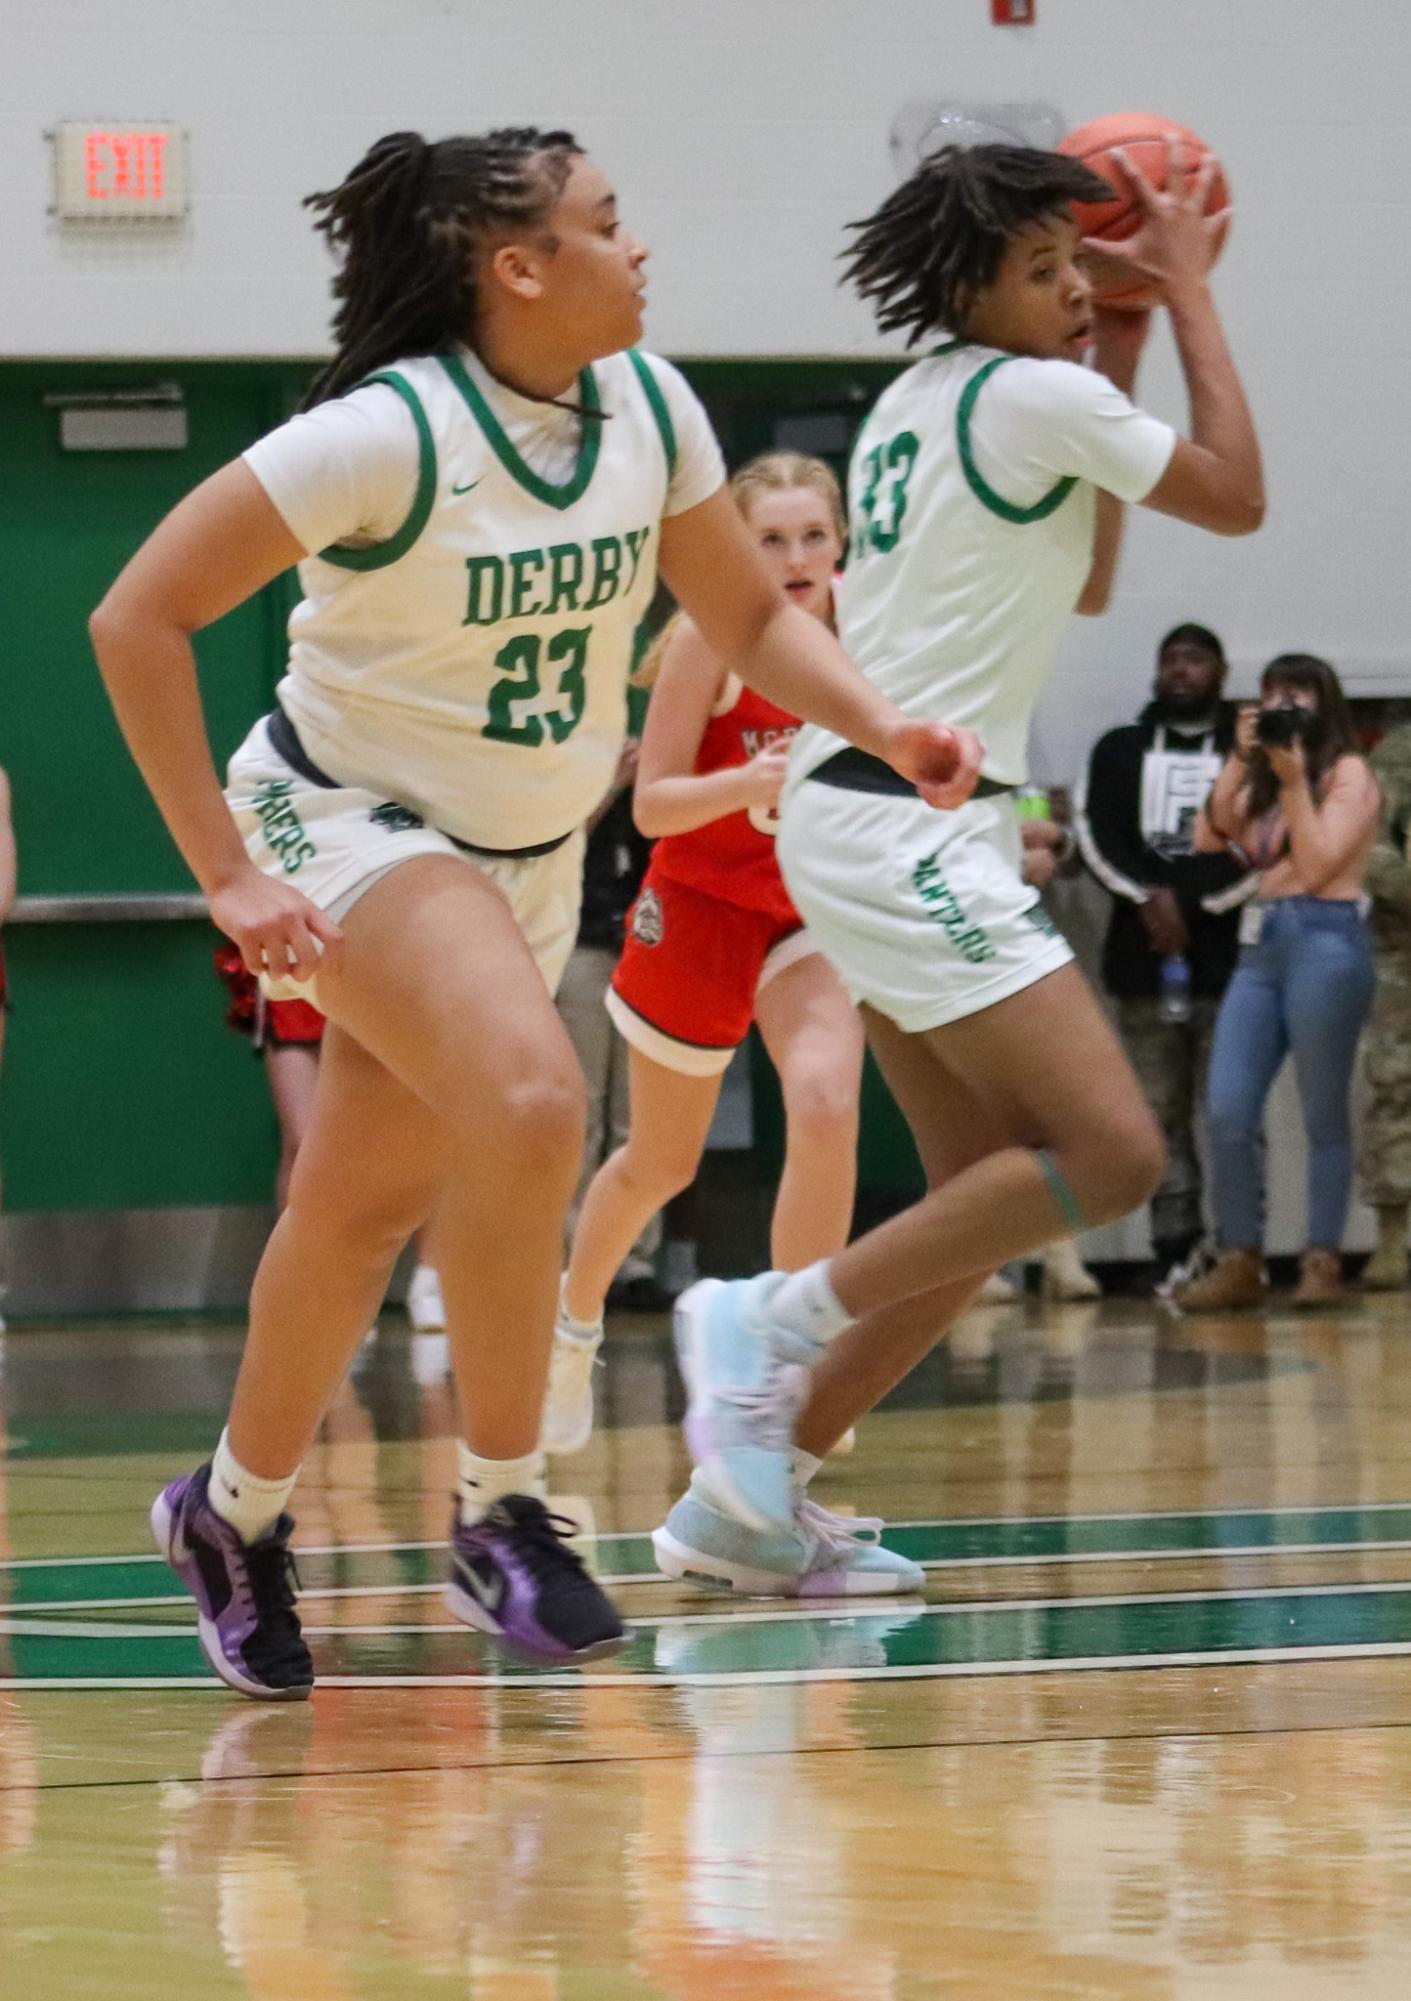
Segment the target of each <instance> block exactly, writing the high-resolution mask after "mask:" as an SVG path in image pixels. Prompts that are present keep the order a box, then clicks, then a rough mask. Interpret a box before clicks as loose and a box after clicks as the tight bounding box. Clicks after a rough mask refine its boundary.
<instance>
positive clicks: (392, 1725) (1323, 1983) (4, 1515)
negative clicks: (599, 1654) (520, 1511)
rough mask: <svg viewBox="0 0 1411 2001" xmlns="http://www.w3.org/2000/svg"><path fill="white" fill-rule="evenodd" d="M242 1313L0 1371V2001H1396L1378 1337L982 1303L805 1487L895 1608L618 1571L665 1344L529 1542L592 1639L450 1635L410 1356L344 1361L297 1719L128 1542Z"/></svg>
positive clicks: (307, 1486)
mask: <svg viewBox="0 0 1411 2001" xmlns="http://www.w3.org/2000/svg"><path fill="white" fill-rule="evenodd" d="M238 1344H239V1330H238V1329H237V1328H235V1327H211V1326H209V1325H203V1326H188V1325H171V1324H167V1325H148V1324H132V1323H129V1324H125V1325H123V1326H121V1327H101V1326H82V1327H71V1328H65V1327H54V1326H50V1327H45V1328H34V1329H30V1330H24V1329H21V1330H19V1331H12V1332H11V1333H10V1334H8V1335H6V1336H4V1337H3V1340H0V1355H2V1356H3V1374H0V1410H3V1413H4V1417H3V1429H0V1444H3V1446H4V1452H3V1458H0V1994H3V1995H4V1997H5V2001H89V1997H92V2001H100V1997H101V2001H139V1998H140V2001H147V1997H162V2001H166V1997H169V1996H175V1995H178V1994H179V1995H183V1996H185V1995H198V1996H200V1997H201V2001H220V1998H221V1997H227V1996H229V1997H249V2001H401V1997H412V1996H415V1997H417V2001H441V1997H446V2001H450V1997H457V2001H658V1997H663V1998H664V1997H670V1998H671V2001H697V1997H700V2001H705V1997H707V1996H709V1997H710V1998H711V2001H718V1997H727V1998H728V1997H739V1998H740V2001H805V1997H809V2001H834V1997H836V2001H844V1997H846V2001H910V1998H911V1997H922V1996H932V1995H936V1996H957V1997H965V2001H971V1997H976V2001H978V1998H979V1997H987V1998H988V1997H991V1996H994V1997H1004V2001H1031V1997H1032V1998H1033V2001H1037V1997H1054V2001H1058V1997H1073V1998H1074V2001H1167V1997H1183V1996H1197V1995H1198V1996H1220V1997H1224V1996H1230V1997H1238V1998H1239V2001H1262V1997H1264V1996H1270V1997H1278V2001H1305V1997H1306V2001H1353V1997H1361V1996H1377V1997H1387V2001H1391V1997H1397V2001H1403V1997H1404V1996H1405V1995H1406V1994H1407V1993H1408V1992H1411V1658H1408V1657H1411V1432H1409V1431H1408V1424H1407V1415H1408V1410H1409V1409H1411V1312H1408V1305H1407V1302H1406V1301H1405V1300H1404V1299H1400V1298H1397V1299H1392V1300H1383V1301H1370V1300H1369V1301H1361V1302H1358V1303H1356V1304H1354V1305H1352V1306H1351V1307H1349V1308H1348V1309H1347V1311H1345V1312H1344V1313H1341V1314H1339V1315H1338V1316H1337V1317H1336V1318H1326V1319H1311V1318H1303V1319H1300V1318H1297V1317H1295V1316H1294V1315H1292V1314H1291V1313H1288V1312H1286V1311H1283V1310H1280V1309H1279V1307H1278V1302H1277V1301H1275V1302H1274V1305H1273V1308H1272V1310H1271V1311H1270V1312H1269V1313H1267V1314H1266V1315H1264V1316H1262V1317H1245V1318H1240V1319H1234V1318H1231V1319H1226V1320H1206V1321H1182V1320H1178V1319H1174V1318H1172V1317H1170V1316H1169V1315H1168V1314H1166V1313H1164V1312H1163V1311H1162V1310H1160V1309H1159V1308H1156V1307H1152V1306H1148V1305H1147V1304H1145V1303H1141V1302H1135V1301H1113V1302H1109V1303H1107V1304H1105V1305H1103V1306H1102V1307H1101V1308H1066V1309H1048V1310H1044V1311H1041V1310H1040V1309H1039V1308H1037V1307H1036V1306H1027V1307H1018V1308H1010V1309H1002V1310H998V1311H993V1312H990V1313H986V1314H976V1315H972V1316H971V1317H970V1318H968V1319H967V1320H966V1321H965V1322H963V1323H962V1325H961V1327H960V1328H959V1329H958V1330H957V1335H956V1338H955V1341H954V1343H953V1345H952V1347H951V1349H950V1351H949V1353H946V1352H944V1351H942V1352H940V1353H938V1354H937V1356H935V1357H934V1358H933V1360H932V1361H931V1362H930V1363H929V1364H928V1365H927V1367H926V1368H925V1369H924V1370H922V1371H921V1372H919V1373H918V1375H917V1376H916V1377H914V1378H913V1380H912V1381H911V1382H910V1383H909V1384H908V1385H906V1386H905V1388H904V1389H903V1391H902V1392H901V1393H900V1394H899V1395H898V1396H897V1397H895V1398H894V1399H893V1400H892V1402H891V1403H890V1404H889V1405H888V1406H886V1407H884V1408H883V1410H882V1411H880V1412H879V1413H877V1414H876V1415H875V1416H874V1417H873V1418H872V1419H870V1420H869V1421H868V1423H867V1424H866V1425H865V1426H864V1427H863V1430H862V1434H861V1438H860V1441H859V1445H858V1449H857V1452H856V1454H855V1455H854V1456H853V1457H852V1458H851V1459H848V1460H843V1461H838V1462H834V1464H833V1465H832V1466H830V1467H829V1468H827V1469H825V1472H824V1474H823V1475H822V1477H821V1483H820V1487H819V1490H818V1491H819V1493H820V1497H821V1498H823V1499H825V1500H827V1501H828V1502H829V1503H830V1504H831V1505H833V1506H835V1507H838V1508H844V1509H852V1510H855V1511H857V1512H858V1513H862V1514H866V1513H870V1512H874V1511H875V1512H877V1513H880V1514H885V1515H886V1517H887V1518H888V1522H889V1525H890V1526H889V1540H892V1541H894V1543H895V1545H896V1546H897V1547H898V1548H902V1549H904V1550H906V1551H907V1552H908V1553H909V1554H911V1555H913V1556H915V1557H916V1558H917V1559H918V1560H920V1561H921V1562H923V1563H924V1564H925V1566H926V1569H927V1578H928V1586H927V1594H926V1599H925V1601H924V1602H922V1601H920V1600H906V1599H897V1600H894V1601H886V1602H877V1603H871V1604H863V1605H858V1604H856V1603H854V1604H853V1605H851V1606H848V1605H841V1604H832V1605H815V1606H812V1607H809V1608H807V1609H805V1608H800V1607H798V1606H787V1605H762V1604H734V1603H723V1602H721V1601H720V1600H718V1599H712V1598H708V1597H705V1596H703V1595H702V1596H697V1595H694V1594H691V1593H688V1592H685V1591H683V1590H680V1589H677V1588H675V1587H672V1586H669V1585H667V1584H666V1583H665V1582H663V1581H660V1580H657V1579H655V1577H654V1575H653V1572H652V1567H651V1553H650V1545H649V1544H648V1543H647V1541H646V1539H645V1532H646V1531H648V1530H650V1529H651V1528H652V1527H653V1526H654V1525H655V1523H656V1522H657V1521H659V1520H660V1518H661V1516H662V1514H663V1513H664V1511H665V1509H666V1507H667V1506H668V1505H669V1503H670V1501H671V1500H672V1499H673V1498H674V1496H675V1494H676V1492H677V1491H678V1489H679V1488H680V1486H681V1485H682V1483H683V1479H684V1475H685V1467H684V1463H683V1460H682V1456H681V1450H680V1446H679V1443H678V1439H677V1434H676V1431H675V1428H674V1420H675V1418H676V1417H677V1415H678V1414H679V1400H678V1398H679V1393H678V1391H677V1388H676V1384H675V1380H674V1376H673V1372H672V1367H671V1362H670V1342H669V1338H668V1333H667V1329H666V1326H665V1323H664V1322H661V1321H657V1320H647V1319H635V1320H624V1321H620V1322H618V1323H617V1324H616V1325H614V1326H613V1328H612V1329H611V1330H610V1338H609V1344H608V1350H607V1354H608V1363H607V1368H606V1370H605V1371H604V1372H603V1373H602V1374H601V1375H600V1377H599V1382H600V1385H601V1386H602V1389H601V1397H600V1404H601V1407H602V1410H603V1416H604V1420H605V1421H604V1424H603V1427H602V1429H601V1430H600V1432H599V1434H598V1436H597V1437H596V1438H595V1439H594V1442H593V1444H592V1446H591V1447H590V1448H589V1450H588V1451H587V1452H586V1453H584V1454H583V1455H582V1456H581V1457H580V1458H578V1459H576V1460H572V1461H566V1462H560V1472H561V1474H563V1475H566V1476H567V1481H566V1482H565V1484H566V1485H567V1484H569V1483H571V1489H572V1491H571V1493H568V1492H566V1493H565V1494H564V1497H563V1500H562V1503H561V1505H562V1506H563V1507H564V1508H565V1509H566V1510H567V1511H568V1512H571V1513H572V1514H573V1515H574V1516H575V1517H576V1518H577V1519H578V1520H579V1522H580V1524H581V1525H582V1529H583V1532H584V1533H585V1535H591V1536H592V1537H593V1539H594V1542H595V1547H596V1561H597V1563H598V1566H599V1569H600V1570H601V1572H602V1573H603V1574H604V1575H605V1576H607V1577H611V1578H613V1579H615V1580H616V1582H617V1589H618V1594H619V1596H620V1599H621V1602H622V1604H623V1607H624V1610H625V1611H626V1613H627V1614H628V1615H629V1617H630V1621H631V1643H630V1646H629V1648H628V1650H627V1652H626V1653H625V1654H624V1655H623V1656H621V1657H620V1658H619V1659H618V1660H615V1661H612V1662H609V1663H606V1664H605V1666H604V1667H603V1669H602V1671H600V1672H585V1673H569V1674H544V1673H535V1672H532V1671H527V1670H525V1669H522V1668H518V1667H515V1666H513V1665H510V1664H508V1663H506V1662H505V1661H504V1660H503V1659H502V1658H501V1657H499V1656H498V1655H497V1654H496V1652H495V1651H494V1649H493V1647H491V1646H490V1645H489V1644H488V1643H484V1642H481V1641H479V1640H477V1639H476V1638H475V1637H474V1636H473V1635H471V1634H468V1633H466V1632H465V1631H463V1630H462V1629H461V1628H459V1627H455V1626H453V1625H452V1624H451V1623H450V1622H449V1619H448V1616H447V1615H446V1614H445V1613H444V1612H443V1610H442V1608H441V1605H440V1601H439V1596H438V1592H439V1584H440V1578H441V1573H442V1563H443V1555H442V1539H443V1535H444V1530H445V1515H446V1509H447V1503H446V1492H447V1489H448V1486H449V1477H450V1467H451V1437H452V1429H453V1425H452V1406H451V1398H450V1392H449V1387H448V1384H447V1382H446V1379H445V1377H444V1374H443V1372H442V1367H441V1364H442V1359H443V1358H442V1354H441V1353H440V1351H439V1349H438V1346H437V1343H436V1341H435V1339H434V1338H432V1339H428V1338H427V1337H419V1338H417V1339H413V1338H412V1337H411V1336H409V1334H408V1333H407V1331H406V1329H405V1327H404V1326H403V1325H402V1323H401V1322H400V1320H399V1319H397V1318H395V1317H394V1316H389V1321H388V1324H387V1326H386V1327H385V1329H384V1331H383V1333H382V1334H381V1336H380V1337H379V1339H378V1340H377V1341H376V1342H375V1343H373V1344H372V1345H370V1346H369V1347H368V1348H367V1349H365V1350H364V1352H363V1355H362V1356H361V1357H360V1361H359V1366H358V1368H357V1370H356V1372H355V1374H354V1376H353V1378H352V1379H351V1380H350V1382H349V1384H348V1385H347V1386H346V1388H345V1390H344V1392H343V1394H342V1396H341V1398H340V1400H339V1402H338V1405H337V1407H336V1409H335V1411H334V1413H333V1416H332V1418H331V1419H330V1422H329V1424H328V1427H327V1430H326V1434H325V1437H324V1438H323V1440H322V1441H321V1443H320V1446H319V1448H318V1450H317V1452H316V1453H315V1455H314V1456H313V1458H312V1459H311V1461H310V1463H309V1464H308V1466H307V1468H306V1471H305V1476H304V1479H303V1481H302V1483H301V1487H300V1490H299V1493H298V1495H297V1497H296V1508H297V1513H298V1516H299V1533H298V1538H297V1543H298V1547H299V1549H300V1552H301V1556H300V1562H301V1570H302V1574H303V1582H304V1588H305V1597H304V1605H303V1611H304V1617H305V1621H306V1625H307V1628H308V1630H309V1633H310V1638H311V1642H312V1645H313V1648H314V1652H315V1656H316V1659H317V1661H318V1664H319V1668H320V1672H321V1677H322V1679H321V1682H320V1686H319V1689H318V1691H317V1693H316V1695H315V1697H314V1700H313V1702H312V1703H311V1704H309V1705H306V1706H305V1705H301V1706H298V1707H296V1708H293V1709H281V1708H267V1707H261V1706H258V1705H255V1704H250V1703H246V1702H244V1701H242V1700H241V1699H240V1698H239V1697H238V1696H234V1695H232V1694H229V1693H228V1692H226V1691H224V1690H222V1689H221V1688H220V1687H219V1685H218V1684H216V1683H215V1682H214V1681H213V1680H212V1679H211V1678H210V1676H209V1675H208V1674H207V1673H206V1672H205V1670H204V1668H203V1665H202V1662H201V1659H200V1655H199V1653H198V1650H197V1647H196V1642H195V1637H194V1620H193V1615H192V1609H191V1606H190V1604H189V1603H188V1602H187V1601H186V1600H185V1599H183V1598H181V1597H180V1596H178V1595H175V1588H174V1587H175V1580H174V1579H172V1578H171V1577H170V1576H169V1574H168V1573H167V1572H166V1571H165V1570H164V1569H163V1568H162V1567H161V1566H160V1565H159V1564H158V1563H157V1562H156V1561H155V1559H154V1558H153V1557H152V1555H151V1554H150V1553H149V1552H148V1550H147V1548H146V1547H145V1542H146V1510H147V1507H148V1504H149V1502H150V1499H151V1496H152V1494H153V1492H154V1491H155V1489H156V1488H157V1486H158V1485H160V1484H161V1483H162V1481H164V1480H165V1479H167V1478H168V1477H170V1475H171V1474H172V1473H173V1472H175V1471H179V1470H181V1469H183V1468H184V1467H186V1466H187V1465H188V1464H191V1463H194V1462H195V1460H196V1459H198V1458H199V1457H202V1456H204V1454H205V1453H206V1452H207V1451H208V1450H209V1447H210V1445H211V1443H212V1441H213V1439H214V1437H215V1434H216V1431H217V1428H218V1425H219V1422H220V1417H221V1414H222V1411H223V1407H224V1403H225V1398H226V1395H227V1392H228V1389H229V1385H230V1382H231V1379H232V1376H233V1371H234V1367H235V1362H236V1357H237V1353H238Z"/></svg>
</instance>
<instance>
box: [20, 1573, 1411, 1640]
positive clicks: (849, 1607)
mask: <svg viewBox="0 0 1411 2001" xmlns="http://www.w3.org/2000/svg"><path fill="white" fill-rule="evenodd" d="M1408 1595H1411V1581H1408V1582H1406V1583H1387V1584H1365V1583H1363V1584H1291V1585H1289V1584H1261V1585H1255V1586H1251V1587H1250V1588H1249V1589H1248V1590H1242V1589H1240V1588H1238V1587H1234V1588H1231V1589H1226V1590H1218V1591H1132V1592H1120V1593H1117V1594H1114V1595H1112V1596H1109V1597H1100V1596H1099V1597H1074V1598H1000V1599H975V1600H972V1601H970V1602H969V1603H966V1604H949V1605H936V1604H928V1603H926V1602H924V1601H923V1602H921V1603H918V1601H917V1600H916V1599H915V1598H904V1597H895V1596H894V1597H886V1596H882V1595H879V1596H877V1597H875V1598H841V1597H839V1598H815V1599H811V1600H810V1601H809V1602H808V1603H807V1604H789V1605H778V1606H766V1605H760V1604H758V1603H750V1604H748V1605H747V1606H746V1607H745V1608H741V1607H740V1606H739V1605H737V1604H733V1603H732V1604H731V1605H730V1607H729V1609H728V1610H727V1609H724V1608H722V1609H721V1610H719V1611H711V1612H661V1613H658V1614H656V1616H655V1617H652V1618H638V1619H624V1620H623V1622H622V1623H623V1625H624V1626H625V1627H627V1628H628V1629H629V1630H634V1631H641V1630H646V1631H652V1630H660V1629H661V1628H662V1627H664V1626H667V1627H671V1628H672V1629H673V1630H674V1629H675V1628H676V1627H678V1626H729V1627H731V1628H734V1627H736V1626H752V1625H783V1624H787V1623H797V1622H798V1621H800V1620H810V1621H812V1622H814V1623H815V1624H817V1623H820V1622H821V1623H823V1624H825V1625H829V1626H851V1625H854V1624H855V1623H856V1622H857V1621H858V1620H859V1619H879V1618H887V1617H890V1616H892V1615H893V1614H894V1613H896V1612H898V1611H907V1612H912V1613H914V1614H915V1617H914V1619H913V1620H912V1622H911V1623H912V1624H913V1625H914V1624H917V1623H919V1622H920V1621H921V1620H922V1619H963V1618H971V1617H974V1616H976V1615H980V1616H984V1617H989V1616H992V1615H998V1614H1001V1613H1009V1614H1013V1613H1027V1612H1061V1611H1074V1612H1102V1611H1108V1610H1114V1611H1115V1610H1123V1609H1127V1608H1130V1607H1134V1606H1137V1605H1216V1604H1228V1603H1230V1602H1232V1601H1235V1600H1238V1601H1241V1602H1243V1601H1245V1600H1251V1601H1253V1600H1258V1599H1267V1598H1299V1599H1302V1598H1358V1597H1363V1598H1366V1597H1385V1598H1397V1597H1405V1596H1408ZM163 1602H164V1603H168V1604H169V1603H173V1602H179V1601H173V1600H169V1599H168V1600H164V1601H163ZM47 1609H52V1608H46V1610H47ZM303 1630H304V1634H305V1637H306V1638H309V1639H340V1638H362V1639H369V1638H375V1637H378V1636H386V1635H412V1634H422V1633H461V1632H464V1630H465V1628H464V1627H463V1626H462V1625H461V1624H460V1623H459V1622H458V1621H456V1620H452V1619H446V1620H443V1621H440V1622H438V1623H437V1624H434V1625H422V1624H416V1625H405V1624H398V1625H377V1626H310V1625H305V1626H304V1629H303ZM195 1633H196V1628H195V1627H194V1626H175V1625H157V1624H152V1625H138V1624H133V1625H122V1624H121V1623H114V1624H106V1623H104V1622H101V1621H98V1620H92V1621H79V1620H73V1621H70V1620H67V1619H47V1618H44V1617H42V1616H41V1617H36V1618H30V1617H29V1616H28V1615H26V1614H22V1613H21V1614H14V1615H7V1616H5V1617H3V1618H0V1637H9V1638H14V1639H83V1640H95V1639H108V1640H116V1639H123V1640H132V1639H139V1640H147V1639H157V1640H171V1639H191V1638H194V1637H195Z"/></svg>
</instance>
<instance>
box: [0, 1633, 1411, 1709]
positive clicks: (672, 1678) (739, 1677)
mask: <svg viewBox="0 0 1411 2001" xmlns="http://www.w3.org/2000/svg"><path fill="white" fill-rule="evenodd" d="M1408 1654H1411V1640H1388V1641H1386V1642H1378V1641H1375V1640H1368V1641H1365V1642H1364V1641H1359V1642H1358V1643H1357V1644H1356V1645H1355V1646H1348V1647H1338V1646H1321V1647H1244V1648H1239V1649H1231V1650H1230V1651H1228V1652H1214V1653H1176V1654H1085V1655H1080V1656H1075V1657H1074V1658H1073V1659H1072V1660H1050V1659H1043V1660H1025V1661H945V1662H939V1663H932V1664H930V1665H920V1666H916V1667H855V1668H847V1667H838V1668H735V1669H731V1670H730V1671H729V1672H728V1673H725V1674H670V1673H666V1674H663V1673H655V1672H653V1673H644V1674H591V1673H589V1672H588V1671H587V1670H586V1669H581V1670H580V1669H576V1668H575V1669H569V1670H567V1671H566V1672H557V1671H556V1672H554V1673H549V1674H517V1675H509V1674H369V1675H354V1674H327V1675H320V1676H319V1678H318V1687H319V1688H366V1689H380V1688H467V1689H473V1688H502V1689H508V1690H511V1691H512V1690H514V1689H517V1688H650V1687H663V1688H742V1687H764V1686H768V1685H776V1686H777V1685H779V1684H788V1683H791V1682H792V1683H805V1682H820V1681H829V1682H839V1681H841V1682H849V1681H954V1680H959V1679H960V1678H962V1677H971V1678H974V1677H977V1676H986V1675H1015V1674H1087V1673H1091V1672H1093V1671H1095V1670H1100V1669H1104V1668H1106V1669H1133V1668H1168V1667H1198V1668H1222V1669H1223V1668H1231V1667H1262V1666H1264V1665H1267V1664H1269V1663H1272V1662H1276V1661H1277V1662H1284V1661H1344V1660H1387V1659H1393V1658H1402V1657H1404V1656H1406V1655H1408ZM173 1688H179V1689H196V1690H201V1691H204V1692H205V1693H206V1694H207V1695H223V1696H228V1695H229V1693H230V1691H229V1690H228V1689H227V1688H226V1686H225V1684H224V1682H221V1681H217V1680H216V1678H215V1676H214V1675H210V1676H203V1675H134V1676H132V1677H131V1678H130V1679H127V1678H124V1679H121V1680H115V1679H113V1678H112V1677H111V1676H104V1675H65V1676H62V1677H60V1676H56V1677H54V1678H53V1679H52V1680H51V1679H49V1678H47V1677H46V1678H44V1679H40V1678H38V1677H34V1676H25V1677H23V1678H16V1679H15V1680H4V1681H0V1690H6V1691H8V1690H11V1689H33V1690H36V1691H41V1692H42V1691H44V1690H46V1689H56V1690H57V1689H110V1690H111V1689H144V1690H146V1689H173Z"/></svg>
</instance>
